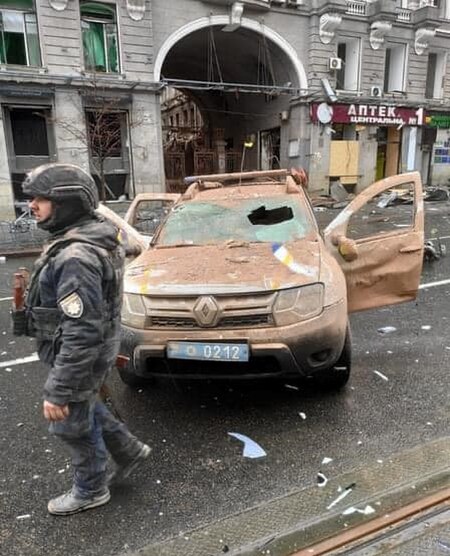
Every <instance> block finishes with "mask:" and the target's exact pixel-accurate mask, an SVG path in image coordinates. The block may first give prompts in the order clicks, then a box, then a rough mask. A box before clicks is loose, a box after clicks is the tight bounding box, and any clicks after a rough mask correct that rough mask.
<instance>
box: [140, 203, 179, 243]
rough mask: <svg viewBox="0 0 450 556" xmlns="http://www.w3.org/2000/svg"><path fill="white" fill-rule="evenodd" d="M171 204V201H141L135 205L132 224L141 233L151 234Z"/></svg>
mask: <svg viewBox="0 0 450 556" xmlns="http://www.w3.org/2000/svg"><path fill="white" fill-rule="evenodd" d="M172 205H173V201H165V200H150V201H141V202H140V203H139V204H138V205H137V207H136V211H135V214H134V219H133V222H132V225H133V226H134V227H135V228H136V230H137V231H138V232H141V233H142V234H149V235H153V234H154V233H155V232H156V229H157V228H158V226H159V225H160V223H161V222H162V220H164V218H165V217H166V216H167V215H168V214H169V212H170V209H171V208H172Z"/></svg>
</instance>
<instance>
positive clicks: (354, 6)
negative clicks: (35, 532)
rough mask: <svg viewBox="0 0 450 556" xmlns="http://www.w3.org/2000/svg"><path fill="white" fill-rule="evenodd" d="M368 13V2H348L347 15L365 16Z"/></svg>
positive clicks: (356, 0) (358, 0)
mask: <svg viewBox="0 0 450 556" xmlns="http://www.w3.org/2000/svg"><path fill="white" fill-rule="evenodd" d="M366 11H367V2H365V1H361V0H347V11H346V13H347V14H349V15H361V16H365V15H366Z"/></svg>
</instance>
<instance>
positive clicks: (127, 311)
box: [122, 293, 147, 328]
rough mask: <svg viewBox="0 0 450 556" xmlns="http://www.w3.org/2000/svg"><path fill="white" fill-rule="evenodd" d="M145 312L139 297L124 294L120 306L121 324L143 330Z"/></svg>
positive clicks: (133, 294)
mask: <svg viewBox="0 0 450 556" xmlns="http://www.w3.org/2000/svg"><path fill="white" fill-rule="evenodd" d="M146 316H147V315H146V311H145V305H144V300H143V299H142V296H141V295H137V294H135V293H125V294H124V296H123V305H122V323H123V324H127V325H128V326H132V327H133V328H145V322H146Z"/></svg>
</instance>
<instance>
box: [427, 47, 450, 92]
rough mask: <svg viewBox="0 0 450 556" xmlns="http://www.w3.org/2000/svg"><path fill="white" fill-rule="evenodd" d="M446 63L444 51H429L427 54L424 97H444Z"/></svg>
mask: <svg viewBox="0 0 450 556" xmlns="http://www.w3.org/2000/svg"><path fill="white" fill-rule="evenodd" d="M432 60H433V62H432ZM446 65H447V53H446V52H430V53H429V54H428V64H427V79H426V84H425V98H428V99H441V98H443V97H444V79H445V68H446Z"/></svg>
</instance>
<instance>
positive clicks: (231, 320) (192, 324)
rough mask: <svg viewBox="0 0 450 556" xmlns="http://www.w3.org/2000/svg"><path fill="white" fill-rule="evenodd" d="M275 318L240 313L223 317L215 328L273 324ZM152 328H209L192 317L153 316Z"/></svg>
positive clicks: (151, 320) (266, 315) (265, 315)
mask: <svg viewBox="0 0 450 556" xmlns="http://www.w3.org/2000/svg"><path fill="white" fill-rule="evenodd" d="M272 325H273V319H272V315H270V314H262V315H239V316H232V317H223V318H221V319H220V320H219V322H218V323H217V324H216V326H214V327H213V328H244V327H257V326H272ZM150 326H151V327H152V328H191V329H192V328H207V327H202V326H200V325H199V324H198V322H197V321H196V320H195V319H193V318H191V317H151V319H150Z"/></svg>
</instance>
